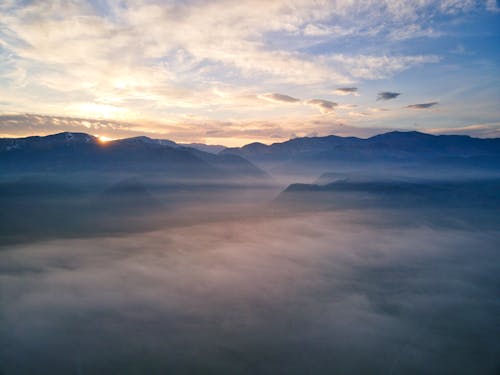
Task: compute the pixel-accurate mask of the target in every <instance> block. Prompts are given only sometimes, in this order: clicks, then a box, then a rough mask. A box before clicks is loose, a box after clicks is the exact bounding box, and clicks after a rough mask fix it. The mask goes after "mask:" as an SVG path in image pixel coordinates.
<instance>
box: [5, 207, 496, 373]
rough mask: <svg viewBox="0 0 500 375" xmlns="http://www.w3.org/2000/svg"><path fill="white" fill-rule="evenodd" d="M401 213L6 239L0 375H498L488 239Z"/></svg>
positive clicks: (487, 230)
mask: <svg viewBox="0 0 500 375" xmlns="http://www.w3.org/2000/svg"><path fill="white" fill-rule="evenodd" d="M412 215H413V213H412V212H411V211H404V210H399V211H397V212H395V211H391V210H377V209H371V210H341V211H333V212H309V213H308V212H295V213H288V214H279V215H262V216H259V215H252V216H249V217H246V218H245V217H240V218H237V219H234V218H233V219H230V220H218V221H215V220H205V221H201V222H193V223H184V224H183V225H178V226H173V225H167V226H164V227H161V226H160V227H159V228H158V227H156V228H155V229H154V230H152V231H143V232H136V233H129V234H123V233H122V234H120V235H116V234H115V235H111V234H110V235H103V234H100V235H99V236H92V235H87V236H86V237H85V238H50V239H40V240H37V241H33V242H26V243H17V244H8V245H4V246H2V247H1V248H0V373H1V374H3V375H7V374H42V373H44V374H49V373H50V374H167V373H169V374H497V373H498V372H499V371H500V339H499V338H500V298H499V296H500V295H499V291H500V251H499V248H500V247H499V244H500V229H499V228H495V226H491V225H489V226H484V227H481V225H479V226H478V225H477V223H475V225H470V226H469V225H468V224H467V223H461V224H460V225H448V224H446V225H445V224H440V223H439V222H436V221H432V220H423V221H422V220H413V216H412ZM431 216H432V215H431Z"/></svg>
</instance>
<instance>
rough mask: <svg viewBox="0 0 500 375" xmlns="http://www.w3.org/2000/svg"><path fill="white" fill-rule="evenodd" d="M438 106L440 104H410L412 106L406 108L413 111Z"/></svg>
mask: <svg viewBox="0 0 500 375" xmlns="http://www.w3.org/2000/svg"><path fill="white" fill-rule="evenodd" d="M437 104H438V102H429V103H420V104H410V105H407V106H406V108H411V109H427V108H431V107H434V106H435V105H437Z"/></svg>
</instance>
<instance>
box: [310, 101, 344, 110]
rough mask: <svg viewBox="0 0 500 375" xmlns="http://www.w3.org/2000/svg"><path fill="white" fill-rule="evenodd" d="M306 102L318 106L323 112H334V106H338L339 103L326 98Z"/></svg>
mask: <svg viewBox="0 0 500 375" xmlns="http://www.w3.org/2000/svg"><path fill="white" fill-rule="evenodd" d="M306 103H307V104H309V105H313V106H316V107H318V108H319V110H320V111H321V112H322V113H330V112H333V110H334V108H335V107H336V106H338V104H337V103H334V102H331V101H329V100H324V99H310V100H307V101H306Z"/></svg>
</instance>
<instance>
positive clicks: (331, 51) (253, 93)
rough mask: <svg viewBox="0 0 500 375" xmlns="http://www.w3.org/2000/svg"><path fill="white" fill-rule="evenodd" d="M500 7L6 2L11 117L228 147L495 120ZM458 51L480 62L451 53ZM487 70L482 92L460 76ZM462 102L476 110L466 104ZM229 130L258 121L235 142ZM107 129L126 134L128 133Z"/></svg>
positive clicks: (4, 52)
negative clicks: (346, 130)
mask: <svg viewBox="0 0 500 375" xmlns="http://www.w3.org/2000/svg"><path fill="white" fill-rule="evenodd" d="M497 10H498V9H497V6H496V4H495V2H486V3H484V2H482V1H472V0H471V1H466V2H457V1H436V0H424V1H405V2H394V1H389V0H377V1H375V0H372V1H338V2H331V1H317V2H311V1H285V0H279V1H243V2H237V3H235V2H225V1H218V2H175V1H174V2H169V3H168V4H167V3H165V2H161V1H158V2H155V1H124V2H106V1H99V2H86V1H74V2H71V3H67V2H62V1H59V2H58V1H51V2H33V3H24V2H23V3H21V2H19V3H17V2H15V1H7V2H2V4H1V5H0V13H1V14H2V17H1V19H0V113H1V114H3V115H4V116H7V115H23V114H26V113H31V114H36V115H41V116H51V118H54V119H55V118H75V119H85V121H90V122H91V123H95V122H92V121H104V120H106V121H117V122H120V123H122V124H127V125H120V127H119V128H120V129H123V127H126V128H132V129H134V130H132V131H131V132H136V131H138V130H137V129H143V130H144V132H145V133H146V132H147V133H149V134H156V135H157V136H162V137H171V138H173V137H174V136H179V135H181V134H184V136H185V139H182V140H183V141H196V140H205V141H209V142H210V141H212V140H213V141H215V140H216V139H217V140H224V142H225V143H231V144H241V143H242V142H244V141H246V140H247V137H250V138H252V137H254V136H255V139H254V140H260V141H264V142H269V141H272V140H273V139H277V138H280V139H286V137H288V136H289V134H292V133H296V131H297V130H298V129H296V127H295V125H294V123H298V122H300V123H303V124H305V125H304V127H305V128H314V127H315V125H314V124H315V123H316V122H318V121H319V122H320V123H322V122H324V121H335V122H333V123H331V127H335V126H336V125H335V124H338V123H342V124H344V125H348V126H351V127H354V128H358V127H359V128H375V127H388V128H391V127H402V128H408V127H413V126H414V124H415V123H418V126H420V127H421V128H450V127H454V126H456V127H462V128H463V127H466V126H470V125H473V124H475V123H477V122H485V123H492V122H494V121H495V120H497V119H498V116H499V113H498V109H497V108H496V106H495V105H494V103H496V102H498V97H499V96H500V94H499V93H498V89H496V88H495V87H498V84H497V85H495V83H498V78H497V76H498V74H496V73H497V72H498V65H497V64H496V62H495V61H497V60H496V59H495V57H496V56H495V53H496V52H491V50H492V48H491V45H489V44H488V43H490V39H491V38H493V39H492V40H491V43H493V41H494V38H495V37H496V38H498V34H492V33H494V30H493V29H492V28H489V29H488V30H490V31H489V33H490V34H489V35H490V39H488V38H484V35H485V32H486V31H485V30H486V29H487V25H488V22H490V23H491V22H495V20H496V21H497V22H498V18H495V17H498V11H497ZM464 23H468V24H469V25H470V24H472V25H475V28H474V29H473V30H475V31H471V32H470V33H469V34H470V35H471V36H470V37H472V38H474V37H478V38H479V37H480V36H481V37H482V39H481V40H483V41H484V42H483V43H482V44H481V43H479V44H478V43H472V42H471V40H470V39H467V40H465V39H464V40H462V39H463V26H461V25H463V24H464ZM483 24H484V30H482V29H480V27H479V26H478V25H483ZM471 43H472V45H471ZM457 45H460V46H462V49H463V50H464V51H471V52H470V53H467V54H466V53H463V54H460V55H457V54H456V53H452V52H451V51H452V50H454V49H456V46H457ZM452 56H453V57H452ZM457 56H460V58H457ZM477 64H481V69H476V70H475V72H476V74H477V77H475V78H476V79H475V81H474V82H472V81H469V80H462V81H459V80H458V79H457V77H460V76H464V75H466V73H467V72H466V71H465V70H466V69H471V67H473V66H475V65H477ZM443 70H445V71H446V73H445V74H443V73H439V72H440V71H443ZM435 74H439V77H440V80H441V81H442V82H440V83H439V85H437V83H436V80H435V79H434V75H435ZM473 87H474V88H475V89H476V91H474V93H473V94H471V92H470V91H469V90H470V89H471V88H473ZM478 87H479V89H478ZM387 88H390V89H391V90H396V92H403V93H404V96H403V95H402V96H401V97H398V100H397V103H395V102H396V101H393V100H391V101H390V108H388V109H390V111H378V112H376V111H370V110H369V108H372V107H375V106H376V105H377V103H376V97H377V93H379V92H384V90H385V89H387ZM430 92H432V95H429V93H430ZM464 95H468V96H469V101H468V103H470V104H469V107H468V108H467V106H463V105H461V106H458V103H459V102H460V101H463V96H464ZM429 99H436V100H434V101H436V102H439V103H440V108H441V112H436V111H434V112H432V113H433V116H434V117H431V118H426V122H425V123H421V122H420V119H415V118H414V117H412V116H415V113H416V112H417V111H411V108H413V107H408V106H411V105H414V103H424V104H425V103H428V102H429ZM393 103H394V104H393ZM478 103H480V105H479V104H478ZM334 104H338V106H337V105H334ZM348 106H355V110H353V108H352V107H351V108H350V109H347V107H348ZM406 107H408V108H406ZM456 107H460V108H461V109H460V110H459V111H455V110H453V111H452V110H451V109H452V108H456ZM427 112H428V113H431V111H427ZM365 113H367V114H368V115H367V116H362V115H360V114H365ZM450 114H452V115H453V116H452V117H451V121H450ZM471 114H474V115H475V118H474V120H473V119H471ZM365 117H368V118H367V119H364V120H360V119H361V118H365ZM2 118H4V117H2ZM333 119H334V120H333ZM445 119H447V120H448V121H449V122H448V123H447V124H444V121H445ZM227 123H231V124H238V127H240V128H242V129H244V128H246V127H247V126H248V124H254V125H252V126H251V128H250V130H251V132H250V133H251V134H248V135H246V136H245V137H243V138H233V137H237V135H236V134H234V133H233V132H229V133H231V135H229V133H228V132H227V131H226V127H225V125H223V124H227ZM271 123H272V125H269V124H271ZM256 124H266V125H265V126H264V125H261V126H260V127H259V126H257V125H256ZM33 127H35V125H32V126H31V127H24V126H23V127H20V128H17V129H15V130H13V129H10V128H9V123H7V122H4V121H3V120H2V122H0V135H6V134H18V135H27V134H31V133H33V132H35V133H41V132H43V131H44V130H43V129H42V128H40V129H39V130H38V131H37V130H36V128H35V129H33ZM254 127H255V128H254ZM274 129H283V131H281V132H276V131H275V130H274ZM299 130H300V129H299ZM109 131H110V133H109V134H107V135H106V136H110V137H119V136H120V132H121V131H123V130H116V129H110V130H109ZM314 131H316V132H318V134H322V135H323V134H325V132H327V131H329V127H328V126H326V127H324V126H316V129H315V130H314ZM245 132H247V133H248V129H246V130H245ZM303 132H304V131H303ZM257 133H258V134H257ZM99 134H100V133H99ZM214 134H219V135H220V137H219V136H218V137H213V138H212V137H210V135H214ZM275 137H277V138H275ZM188 138H189V139H188Z"/></svg>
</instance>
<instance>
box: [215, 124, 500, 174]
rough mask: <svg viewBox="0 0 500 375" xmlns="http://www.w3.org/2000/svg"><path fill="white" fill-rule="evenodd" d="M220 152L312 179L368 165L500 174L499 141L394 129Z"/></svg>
mask: <svg viewBox="0 0 500 375" xmlns="http://www.w3.org/2000/svg"><path fill="white" fill-rule="evenodd" d="M219 154H223V155H228V154H231V155H238V156H242V157H244V158H246V159H248V160H250V161H251V162H253V163H255V164H256V165H258V166H260V167H262V168H264V169H266V170H268V171H270V172H271V173H273V172H274V173H286V172H290V171H292V172H293V171H295V172H300V171H308V170H309V171H310V172H311V175H318V174H321V173H323V172H326V171H331V170H346V169H351V168H357V167H360V166H367V165H372V166H373V165H381V166H382V167H383V168H387V167H397V166H398V165H400V166H401V165H404V166H409V165H412V166H413V167H425V168H427V169H432V168H438V167H445V168H446V169H447V170H450V169H453V168H455V167H456V168H472V169H493V170H495V169H496V170H498V169H499V168H500V138H489V139H480V138H472V137H469V136H464V135H431V134H426V133H420V132H416V131H410V132H400V131H393V132H389V133H384V134H379V135H376V136H374V137H371V138H367V139H362V138H356V137H339V136H335V135H330V136H326V137H304V138H295V139H290V140H288V141H286V142H281V143H273V144H271V145H265V144H262V143H251V144H248V145H246V146H243V147H236V148H226V149H225V150H223V151H221V152H220V153H219Z"/></svg>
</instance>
